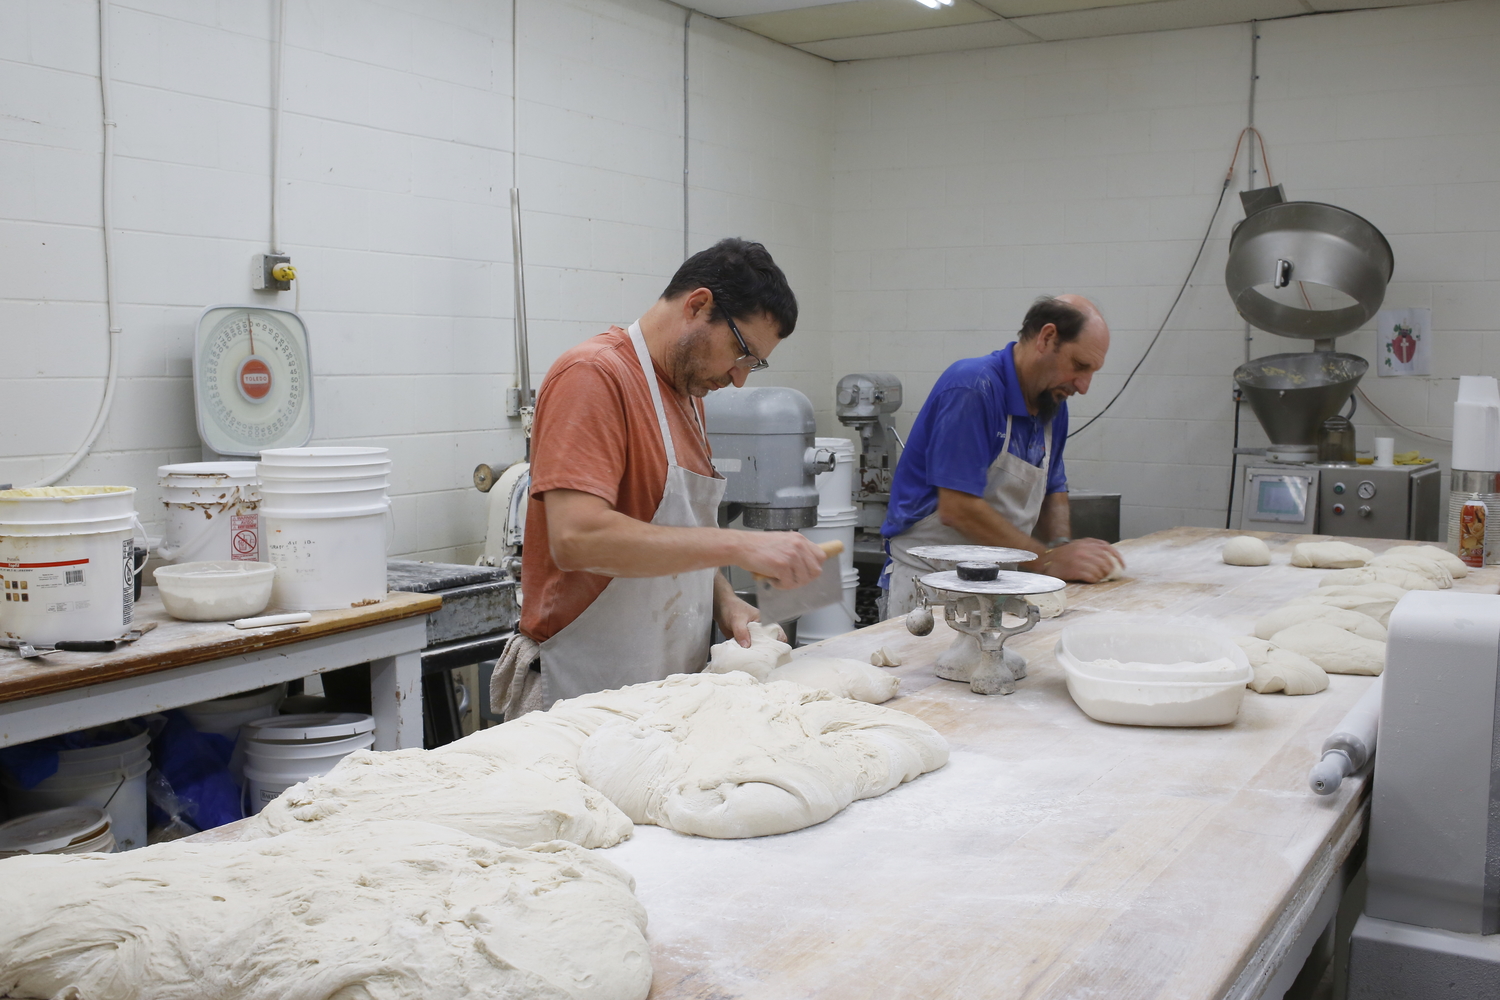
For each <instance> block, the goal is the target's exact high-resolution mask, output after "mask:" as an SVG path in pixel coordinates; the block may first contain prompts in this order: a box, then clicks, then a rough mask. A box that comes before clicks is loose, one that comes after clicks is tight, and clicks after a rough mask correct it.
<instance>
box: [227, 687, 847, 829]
mask: <svg viewBox="0 0 1500 1000" xmlns="http://www.w3.org/2000/svg"><path fill="white" fill-rule="evenodd" d="M869 669H871V670H874V669H875V668H874V667H871V668H869ZM449 746H450V747H451V746H452V744H450V745H449ZM575 756H576V755H560V754H548V755H545V756H543V757H541V758H540V759H538V760H536V761H533V762H530V763H528V764H526V765H525V766H519V765H516V764H513V763H511V762H509V761H507V760H505V759H503V758H500V757H495V756H486V755H480V754H477V753H465V752H462V751H455V750H451V749H449V748H443V749H440V750H392V751H389V752H385V753H377V752H374V751H370V750H356V751H355V752H354V753H352V754H350V755H349V756H347V757H345V758H344V759H343V760H341V761H340V762H339V763H338V766H336V767H335V768H334V769H333V770H332V771H330V772H329V773H328V774H326V775H323V776H322V777H320V778H310V779H308V780H307V781H304V782H302V783H300V784H297V785H294V786H292V787H291V788H289V789H287V791H286V792H285V793H284V794H282V795H281V796H279V797H278V798H276V799H275V800H274V801H273V802H271V803H269V804H268V805H267V806H266V807H265V808H264V809H262V810H261V811H260V813H259V814H257V815H256V816H255V817H254V818H252V819H251V820H250V821H249V822H248V823H247V824H246V827H245V830H244V832H243V833H242V835H241V839H252V838H258V837H266V836H271V835H273V834H278V833H285V832H287V831H289V830H297V829H312V828H317V829H318V830H321V831H324V832H328V833H338V834H342V835H344V836H350V835H351V834H350V831H351V829H353V828H355V827H363V826H364V825H365V824H368V823H372V822H376V821H379V820H396V819H410V820H425V821H427V822H430V823H441V824H443V825H444V826H450V827H452V828H453V829H455V830H461V831H463V832H464V833H470V834H473V835H474V836H476V837H483V838H484V839H485V840H488V841H491V842H493V843H496V844H500V845H502V846H507V847H526V846H528V845H530V844H536V843H541V842H543V841H548V840H566V841H570V842H571V843H574V844H578V845H579V846H581V847H613V846H614V845H615V844H618V843H619V842H620V841H622V840H624V839H625V838H627V837H629V836H630V832H631V829H632V826H633V824H632V823H631V822H630V819H629V818H628V817H627V816H626V815H625V814H624V813H622V812H620V810H619V809H618V808H617V807H616V806H615V804H614V803H612V802H610V801H609V799H607V798H605V797H604V795H603V794H602V793H601V792H599V791H598V790H597V789H594V788H591V787H590V786H588V785H586V784H584V782H583V779H582V778H580V777H579V776H578V767H577V765H576V764H575V763H574V759H575Z"/></svg>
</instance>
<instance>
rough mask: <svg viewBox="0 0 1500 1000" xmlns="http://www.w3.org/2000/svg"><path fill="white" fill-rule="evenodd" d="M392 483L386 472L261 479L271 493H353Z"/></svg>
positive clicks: (381, 488) (380, 487)
mask: <svg viewBox="0 0 1500 1000" xmlns="http://www.w3.org/2000/svg"><path fill="white" fill-rule="evenodd" d="M390 485H391V477H390V476H387V475H385V474H383V473H382V474H381V475H378V476H344V477H333V478H328V479H311V478H302V479H280V478H278V477H276V476H266V477H265V479H263V480H262V481H261V489H262V490H265V491H269V492H271V493H281V494H286V493H353V492H356V491H359V490H377V489H378V490H384V489H386V488H387V487H388V486H390Z"/></svg>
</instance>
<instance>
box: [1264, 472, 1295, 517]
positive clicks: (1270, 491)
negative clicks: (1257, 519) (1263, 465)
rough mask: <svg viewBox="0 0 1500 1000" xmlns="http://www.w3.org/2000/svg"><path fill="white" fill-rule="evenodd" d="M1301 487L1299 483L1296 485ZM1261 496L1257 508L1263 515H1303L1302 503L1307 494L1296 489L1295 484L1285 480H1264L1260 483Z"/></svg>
mask: <svg viewBox="0 0 1500 1000" xmlns="http://www.w3.org/2000/svg"><path fill="white" fill-rule="evenodd" d="M1296 485H1297V486H1301V485H1302V484H1301V483H1300V482H1299V483H1297V484H1296ZM1259 486H1260V495H1259V497H1258V498H1257V499H1256V503H1255V508H1256V510H1258V511H1259V512H1260V513H1262V514H1293V515H1299V516H1300V515H1301V514H1302V502H1303V499H1304V498H1305V497H1306V495H1307V494H1306V493H1305V492H1304V491H1302V490H1299V489H1295V488H1294V486H1293V484H1292V483H1291V482H1290V481H1288V480H1285V479H1262V480H1261V481H1260V483H1259Z"/></svg>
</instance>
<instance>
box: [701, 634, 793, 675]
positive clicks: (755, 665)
mask: <svg viewBox="0 0 1500 1000" xmlns="http://www.w3.org/2000/svg"><path fill="white" fill-rule="evenodd" d="M781 640H782V631H781V626H780V625H777V624H775V623H774V622H773V623H772V624H770V625H762V624H761V623H760V622H751V623H750V648H749V649H746V648H745V647H744V646H741V645H740V644H739V643H737V642H735V641H734V640H733V639H725V640H724V641H723V642H721V643H719V644H718V645H717V646H710V647H709V649H708V666H707V667H705V668H704V669H705V670H707V671H708V672H709V673H711V674H727V673H729V672H730V671H731V670H743V671H744V672H745V673H747V674H749V675H750V676H751V677H754V678H755V679H756V680H758V681H764V680H765V679H766V677H767V676H768V675H769V674H770V673H771V671H772V670H775V669H776V668H777V667H778V666H780V665H781V664H783V663H785V662H786V661H787V660H789V659H791V657H792V647H791V645H790V644H789V643H785V642H782V641H781Z"/></svg>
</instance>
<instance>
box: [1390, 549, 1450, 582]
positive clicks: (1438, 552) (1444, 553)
mask: <svg viewBox="0 0 1500 1000" xmlns="http://www.w3.org/2000/svg"><path fill="white" fill-rule="evenodd" d="M1398 553H1399V554H1401V555H1405V554H1407V553H1416V554H1420V555H1424V556H1427V557H1428V558H1429V559H1435V560H1437V561H1438V562H1440V563H1442V564H1443V565H1444V566H1446V567H1447V568H1448V572H1449V573H1452V574H1453V579H1455V580H1462V579H1463V578H1464V577H1466V576H1468V575H1469V564H1468V563H1466V562H1464V561H1463V560H1462V559H1460V558H1458V556H1456V555H1454V554H1453V553H1452V552H1449V551H1448V550H1447V549H1444V548H1439V547H1438V546H1436V545H1393V546H1391V547H1390V548H1388V549H1386V550H1385V551H1384V552H1382V553H1381V556H1382V557H1385V556H1391V555H1396V554H1398Z"/></svg>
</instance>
